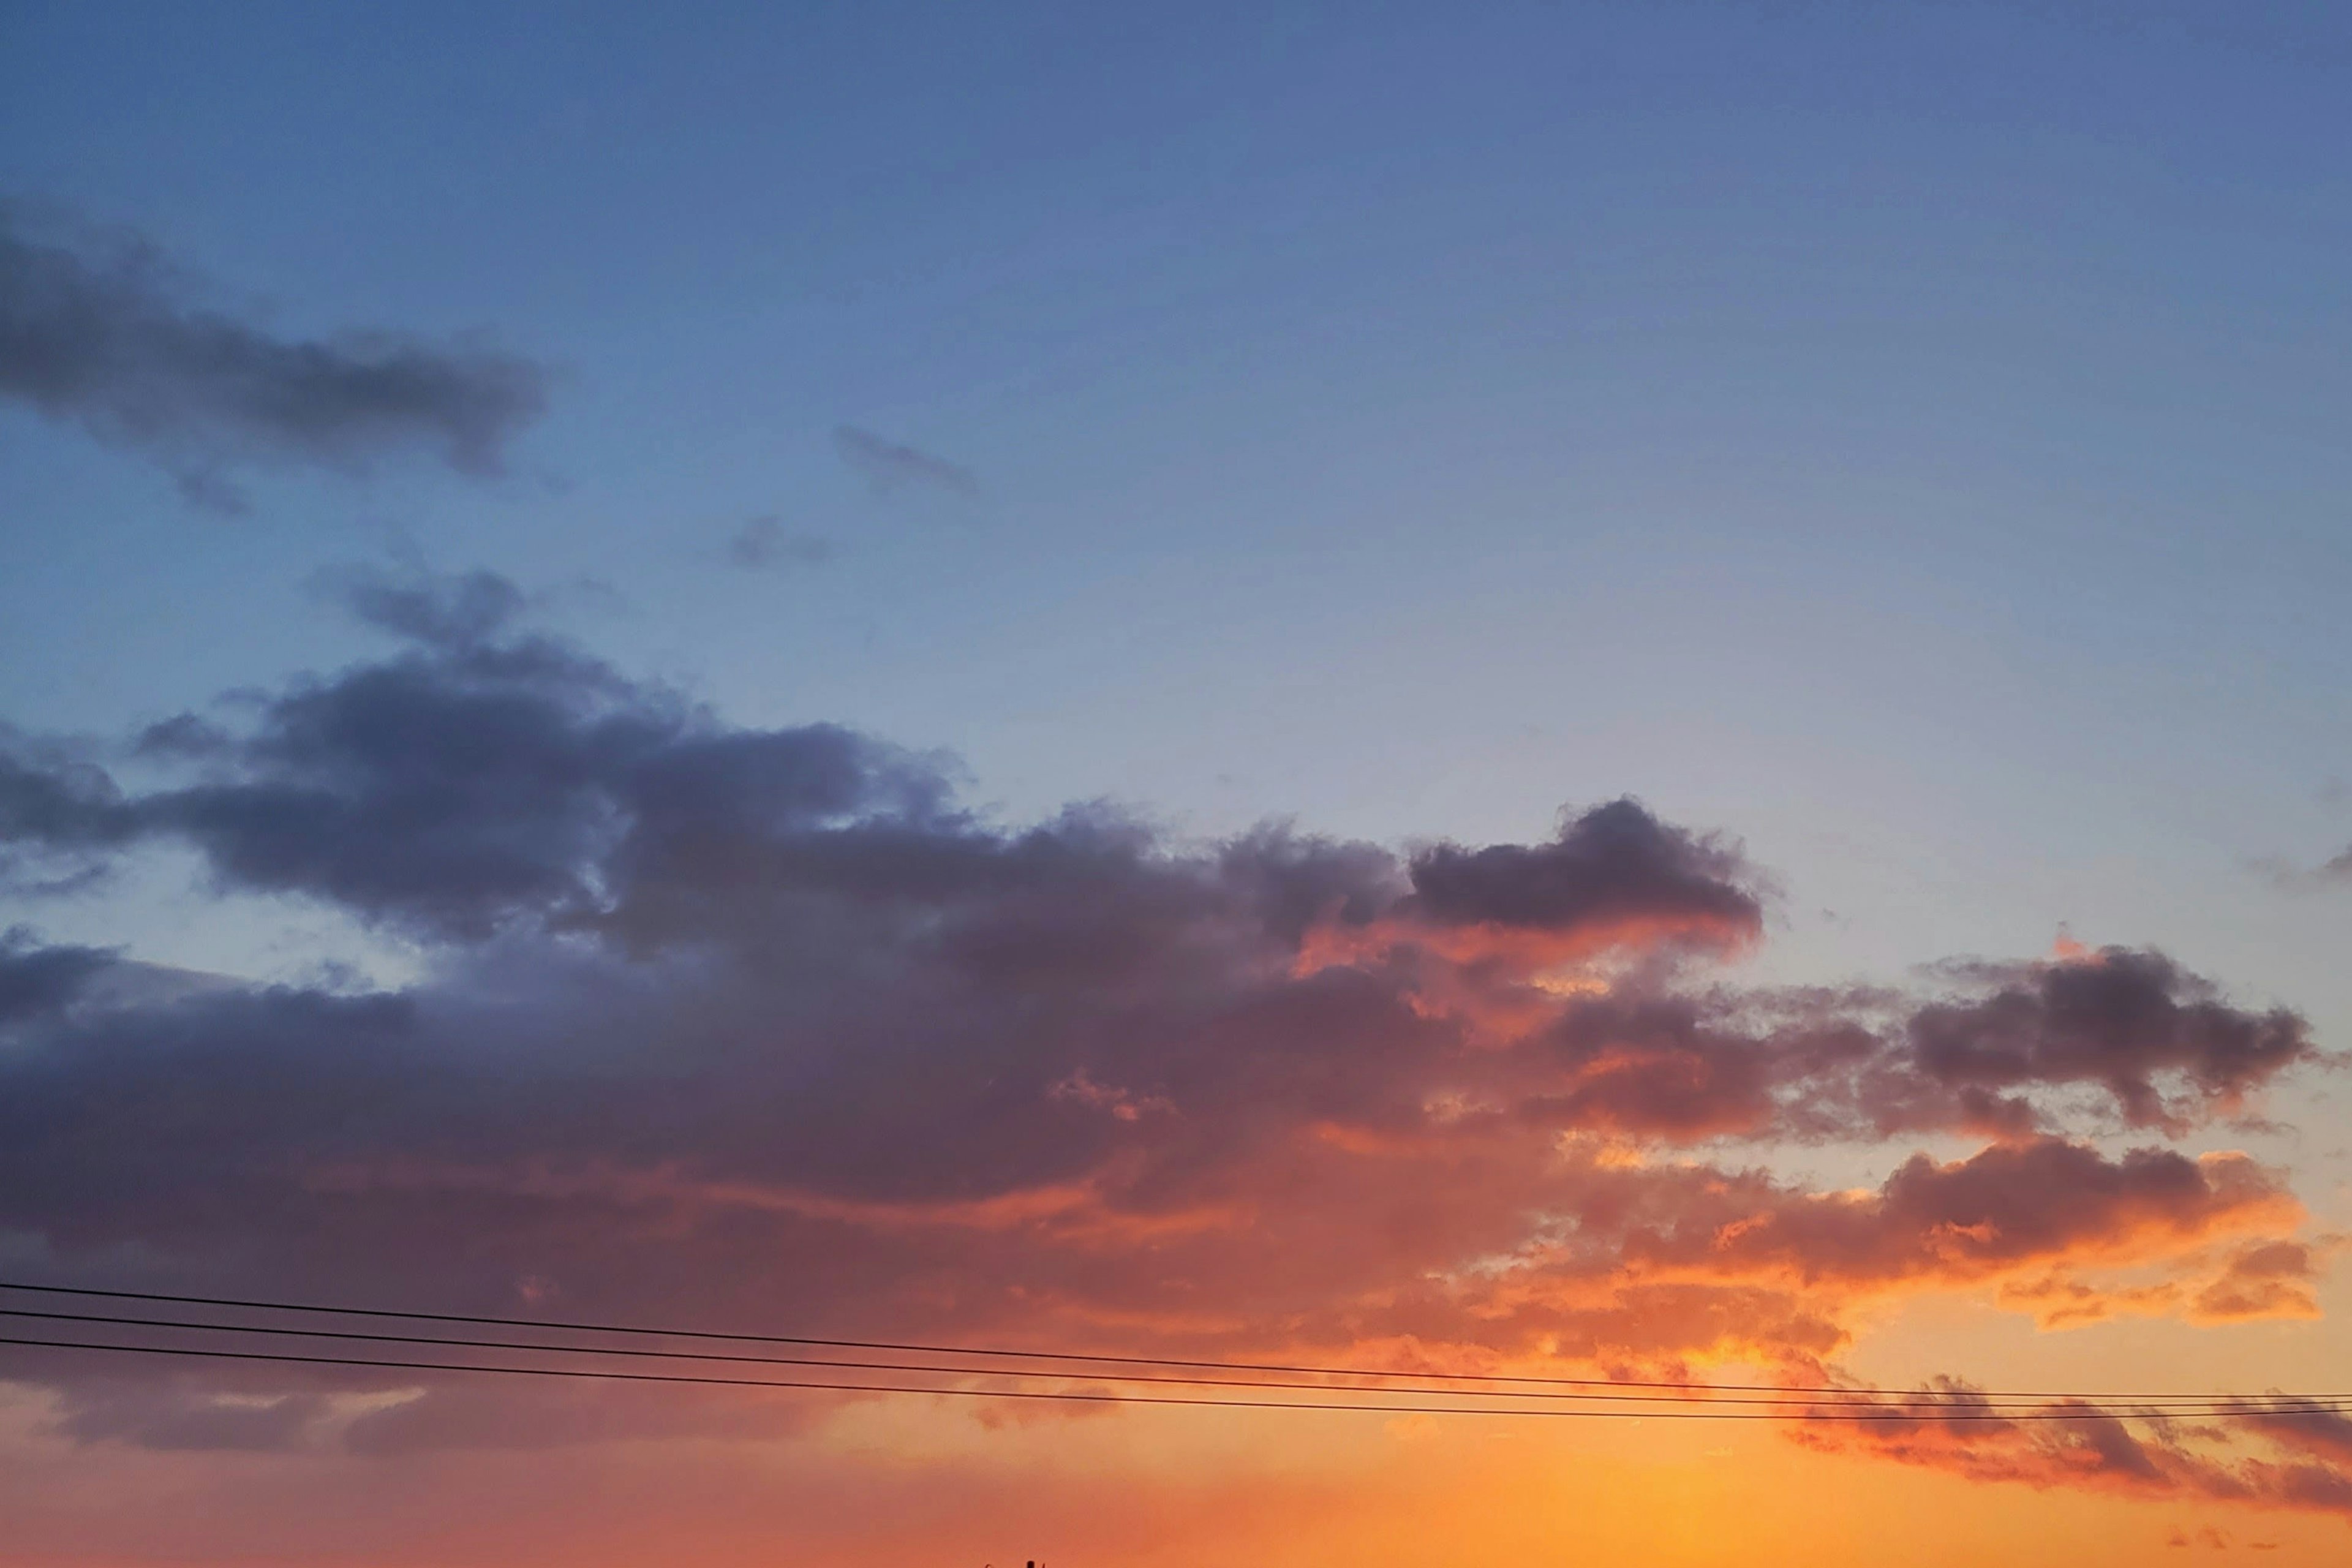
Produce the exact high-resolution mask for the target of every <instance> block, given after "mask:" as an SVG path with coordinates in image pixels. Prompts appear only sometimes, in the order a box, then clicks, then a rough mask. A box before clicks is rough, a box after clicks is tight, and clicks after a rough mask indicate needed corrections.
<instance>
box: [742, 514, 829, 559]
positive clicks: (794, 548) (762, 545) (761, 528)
mask: <svg viewBox="0 0 2352 1568" xmlns="http://www.w3.org/2000/svg"><path fill="white" fill-rule="evenodd" d="M832 559H833V542H832V541H831V540H828V539H820V538H818V537H816V536H815V535H814V534H808V533H791V532H787V531H785V529H784V525H783V523H782V521H780V520H779V519H776V518H773V517H755V518H753V519H751V521H749V522H747V523H745V524H744V525H743V526H742V527H740V528H739V529H737V530H736V531H734V532H733V533H732V534H730V536H729V537H728V540H727V560H728V563H730V565H734V566H740V567H741V568H742V569H743V570H744V571H746V572H759V571H764V570H767V569H769V568H772V567H773V568H784V567H793V566H822V565H824V563H826V562H828V561H830V560H832Z"/></svg>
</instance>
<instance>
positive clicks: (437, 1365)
mask: <svg viewBox="0 0 2352 1568" xmlns="http://www.w3.org/2000/svg"><path fill="white" fill-rule="evenodd" d="M0 1345H24V1346H30V1347H35V1348H38V1349H44V1350H64V1351H98V1352H104V1353H108V1354H115V1355H159V1356H181V1357H189V1358H195V1359H202V1360H206V1361H245V1362H268V1363H278V1364H288V1365H296V1366H338V1367H364V1368H370V1369H373V1370H376V1371H382V1372H474V1373H493V1374H497V1375H499V1376H507V1377H570V1378H587V1379H593V1380H594V1381H597V1382H600V1383H659V1384H693V1385H696V1386H699V1387H705V1388H781V1389H798V1390H817V1391H824V1392H828V1393H834V1394H939V1395H943V1396H947V1397H950V1398H960V1399H1039V1400H1053V1401H1056V1402H1059V1403H1063V1404H1079V1405H1182V1406H1186V1407H1190V1408H1195V1409H1207V1410H1332V1411H1348V1412H1352V1413H1354V1414H1356V1415H1486V1416H1500V1417H1505V1418H1509V1417H1518V1416H1525V1417H1533V1418H1546V1419H1567V1420H1595V1421H1607V1420H1618V1421H1810V1422H1841V1421H1904V1422H1909V1423H1911V1424H1913V1425H1915V1426H1916V1425H1924V1424H1927V1423H1929V1422H1937V1421H2109V1420H2113V1419H2115V1414H2114V1413H2113V1412H2112V1411H2106V1410H2098V1409H2091V1408H2083V1409H2074V1410H2069V1409H2063V1408H2060V1409H2048V1408H2045V1409H2042V1410H2032V1411H2025V1412H2021V1413H2019V1414H2015V1415H2003V1414H1999V1413H1995V1412H1990V1411H1980V1410H1974V1409H1956V1410H1947V1411H1940V1412H1937V1413H1936V1414H1933V1415H1915V1414H1911V1413H1907V1412H1892V1411H1884V1410H1864V1409H1860V1408H1856V1407H1854V1406H1851V1405H1846V1406H1839V1407H1836V1408H1833V1409H1829V1410H1819V1409H1806V1410H1793V1411H1765V1410H1693V1409H1689V1408H1681V1409H1676V1410H1671V1411H1664V1412H1660V1413H1656V1414H1652V1413H1649V1412H1643V1411H1633V1410H1593V1409H1570V1410H1562V1409H1559V1408H1557V1407H1553V1406H1547V1407H1543V1408H1538V1409H1516V1408H1497V1407H1496V1406H1494V1405H1372V1404H1364V1403H1358V1402H1345V1403H1343V1402H1339V1401H1325V1400H1293V1399H1205V1398H1203V1399H1194V1398H1187V1397H1185V1396H1184V1395H1181V1394H1112V1393H1108V1392H1075V1391H1056V1392H1045V1391H1043V1390H1037V1389H1017V1388H1008V1389H992V1388H924V1387H909V1386H908V1385H907V1384H892V1383H819V1382H815V1381H813V1380H808V1379H801V1378H747V1377H705V1376H698V1375H695V1374H692V1373H673V1372H608V1371H601V1370H595V1369H590V1368H579V1367H553V1366H489V1365H485V1364H483V1363H478V1362H446V1361H407V1360H400V1361H395V1360H392V1359H389V1358H383V1357H367V1356H324V1355H296V1354H293V1353H292V1352H272V1351H232V1350H197V1349H194V1348H192V1347H188V1346H180V1345H125V1344H111V1345H105V1344H99V1345H94V1344H90V1343H89V1342H85V1341H79V1340H36V1339H23V1338H18V1337H16V1336H14V1335H0ZM1332 1392H1336V1391H1332ZM1358 1392H1363V1393H1370V1392H1378V1391H1377V1390H1359V1391H1358ZM2346 1409H2347V1406H2345V1405H2334V1404H2328V1405H2322V1404H2318V1403H2310V1404H2290V1405H2284V1406H2282V1407H2280V1408H2276V1409H2272V1408H2267V1407H2265V1408H2263V1409H2242V1408H2238V1407H2236V1406H2234V1405H2233V1406H2231V1408H2228V1409H2223V1410H2213V1411H2203V1412H2193V1413H2191V1414H2201V1415H2341V1414H2344V1413H2345V1411H2346Z"/></svg>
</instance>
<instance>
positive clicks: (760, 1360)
mask: <svg viewBox="0 0 2352 1568" xmlns="http://www.w3.org/2000/svg"><path fill="white" fill-rule="evenodd" d="M0 1317H5V1318H36V1319H39V1320H42V1321H47V1322H68V1323H94V1324H110V1325H115V1326H119V1327H122V1328H136V1329H173V1330H187V1331H194V1332H199V1333H213V1334H264V1335H272V1336H277V1337H281V1338H296V1339H310V1340H341V1341H357V1342H368V1343H373V1344H400V1345H446V1346H449V1347H450V1348H452V1349H463V1350H499V1351H526V1352H535V1353H542V1354H549V1355H575V1356H580V1355H584V1356H628V1357H634V1358H639V1359H652V1360H660V1361H684V1362H725V1363H749V1364H752V1365H758V1366H796V1367H810V1368H816V1367H838V1368H841V1369H843V1370H844V1371H851V1372H895V1373H932V1374H936V1375H939V1376H956V1377H1013V1376H1024V1375H1026V1376H1035V1375H1047V1376H1056V1377H1061V1378H1063V1379H1065V1380H1068V1379H1069V1378H1070V1377H1071V1376H1072V1374H1070V1373H1023V1372H1020V1371H1017V1370H1008V1369H1006V1368H1003V1367H994V1366H977V1365H961V1366H959V1365H953V1364H938V1365H935V1364H927V1363H914V1362H877V1361H845V1360H840V1359H837V1358H820V1357H815V1356H780V1355H751V1354H745V1353H742V1352H725V1351H671V1350H648V1349H646V1348H644V1347H642V1346H612V1345H576V1344H572V1345H567V1344H533V1343H529V1342H522V1343H518V1342H514V1341H512V1340H483V1339H457V1338H452V1337H450V1336H447V1335H430V1334H392V1333H377V1332H369V1331H363V1330H354V1329H305V1328H293V1327H284V1326H278V1325H268V1324H253V1323H201V1322H189V1321H185V1320H184V1319H173V1318H124V1317H107V1316H101V1315H99V1314H95V1313H88V1312H42V1311H33V1310H27V1309H25V1308H21V1307H0ZM1413 1375H1414V1374H1412V1373H1397V1374H1394V1376H1395V1377H1396V1378H1397V1379H1399V1380H1401V1381H1410V1380H1411V1379H1412V1376H1413ZM1108 1376H1109V1378H1110V1380H1111V1381H1115V1382H1118V1383H1123V1384H1129V1383H1142V1384H1172V1385H1176V1386H1180V1387H1187V1388H1256V1389H1276V1390H1294V1391H1297V1392H1300V1393H1317V1392H1330V1393H1349V1394H1435V1393H1445V1394H1448V1396H1449V1397H1453V1398H1463V1399H1471V1398H1476V1399H1549V1400H1581V1401H1585V1402H1588V1403H1596V1404H1608V1405H1689V1404H1691V1403H1692V1402H1693V1398H1695V1397H1696V1396H1697V1395H1698V1394H1699V1391H1698V1390H1697V1389H1696V1388H1695V1389H1693V1390H1692V1391H1691V1392H1690V1395H1689V1396H1683V1395H1675V1394H1602V1393H1591V1392H1584V1391H1575V1392H1565V1391H1563V1392H1557V1393H1555V1392H1552V1391H1549V1390H1542V1389H1516V1388H1469V1389H1461V1390H1456V1391H1446V1390H1437V1389H1428V1388H1415V1387H1403V1388H1398V1387H1370V1388H1364V1387H1347V1386H1340V1387H1334V1386H1333V1385H1331V1384H1302V1383H1278V1382H1273V1381H1269V1380H1267V1379H1264V1378H1238V1377H1234V1378H1226V1377H1193V1376H1169V1375H1166V1374H1152V1373H1111V1374H1108ZM1823 1397H1831V1396H1820V1395H1809V1394H1779V1395H1775V1396H1771V1397H1763V1398H1759V1397H1752V1396H1742V1395H1738V1394H1732V1395H1727V1396H1724V1397H1721V1398H1717V1399H1715V1400H1713V1401H1711V1402H1712V1403H1715V1404H1719V1405H1760V1406H1769V1407H1775V1408H1778V1407H1782V1406H1788V1405H1797V1406H1805V1405H1809V1404H1811V1403H1813V1402H1815V1401H1816V1400H1817V1399H1819V1398H1823ZM1836 1397H1838V1398H1840V1399H1843V1400H1846V1401H1847V1402H1850V1403H1851V1402H1853V1401H1854V1400H1855V1399H1856V1398H1857V1396H1853V1395H1843V1394H1842V1395H1839V1396H1836ZM2014 1397H2015V1396H2010V1398H2005V1399H2003V1400H2001V1401H2000V1402H1999V1403H2000V1405H2001V1406H2002V1407H2003V1408H2006V1407H2007V1406H2008V1405H2010V1404H2011V1403H2012V1402H2013V1400H2014ZM2223 1397H2225V1396H2221V1395H2214V1394H2174V1395H2167V1396H2164V1397H2163V1398H2162V1399H2161V1400H2149V1399H2137V1400H2131V1401H2127V1402H2126V1403H2129V1404H2131V1405H2156V1406H2158V1407H2160V1408H2163V1409H2164V1410H2165V1411H2166V1413H2167V1414H2178V1415H2197V1414H2204V1415H2210V1414H2213V1413H2214V1412H2212V1411H2210V1410H2208V1409H2206V1408H2204V1407H2205V1406H2209V1405H2214V1404H2215V1403H2216V1402H2217V1401H2219V1400H2221V1399H2222V1398H2223ZM2285 1397H2291V1398H2294V1399H2295V1400H2297V1401H2301V1402H2306V1403H2307V1402H2310V1401H2314V1400H2317V1399H2320V1398H2322V1397H2323V1396H2320V1395H2292V1396H2285ZM1866 1398H1867V1403H1868V1404H1869V1405H1871V1406H1872V1407H1874V1408H1888V1407H1892V1408H1896V1409H1902V1408H1911V1407H1917V1408H1923V1409H1926V1410H1928V1411H1931V1412H1932V1411H1940V1410H1949V1409H1954V1408H1958V1402H1959V1401H1962V1400H1966V1401H1967V1402H1968V1403H1969V1406H1970V1407H1971V1408H1979V1409H1986V1410H1991V1409H1993V1406H1994V1405H1995V1403H1996V1402H1994V1401H1991V1400H1988V1399H1984V1398H1982V1397H1979V1396H1974V1395H1971V1394H1938V1393H1935V1392H1918V1393H1911V1394H1883V1395H1871V1396H1866ZM2037 1403H2040V1402H2037ZM2181 1406H2194V1407H2195V1408H2191V1409H2183V1408H2179V1407H2181ZM1627 1414H1629V1415H1631V1414H1638V1413H1637V1412H1632V1411H1629V1412H1627Z"/></svg>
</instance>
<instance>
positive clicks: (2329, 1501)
mask: <svg viewBox="0 0 2352 1568" xmlns="http://www.w3.org/2000/svg"><path fill="white" fill-rule="evenodd" d="M1926 1387H1927V1391H1928V1392H1930V1393H1933V1394H1937V1395H1938V1396H1939V1399H1940V1400H1942V1401H1945V1402H1948V1408H1947V1409H1945V1410H1941V1411H1939V1412H1938V1413H1937V1414H1936V1415H1928V1416H1923V1417H1922V1418H1920V1419H1916V1420H1906V1419H1902V1418H1900V1417H1901V1413H1900V1412H1897V1411H1895V1410H1892V1409H1888V1410H1887V1411H1886V1414H1887V1415H1889V1416H1890V1417H1893V1418H1890V1419H1885V1420H1880V1421H1875V1422H1856V1423H1845V1424H1840V1425H1834V1426H1832V1425H1828V1424H1816V1425H1811V1426H1798V1427H1792V1428H1790V1434H1789V1435H1790V1438H1791V1439H1792V1440H1793V1441H1795V1442H1797V1443H1799V1444H1801V1445H1802V1446H1803V1447H1809V1448H1813V1449H1816V1450H1820V1451H1823V1452H1830V1453H1843V1454H1866V1455H1869V1456H1872V1457H1874V1458H1881V1459H1889V1460H1894V1461H1895V1462H1898V1463H1902V1464H1908V1465H1916V1466H1919V1467H1922V1468H1929V1469H1937V1470H1944V1471H1948V1472H1951V1473H1954V1474H1957V1475H1959V1476H1963V1477H1965V1478H1967V1479H1970V1480H1975V1481H1993V1482H2009V1483H2012V1484H2017V1485H2023V1486H2030V1487H2036V1488H2050V1487H2065V1488H2069V1489H2078V1490H2085V1491H2099V1492H2110V1493H2116V1494H2120V1495H2123V1496H2126V1497H2137V1498H2146V1499H2167V1500H2179V1501H2192V1502H2221V1503H2231V1504H2236V1505H2241V1506H2245V1507H2251V1508H2262V1509H2291V1510H2305V1511H2311V1512H2320V1513H2334V1514H2341V1515H2346V1516H2347V1517H2352V1472H2348V1471H2347V1469H2345V1468H2340V1466H2339V1461H2340V1460H2341V1459H2342V1458H2344V1455H2343V1454H2341V1453H2340V1452H2337V1451H2334V1450H2331V1449H2329V1448H2328V1447H2327V1444H2328V1443H2329V1441H2330V1439H2331V1437H2332V1433H2328V1431H2327V1424H2328V1423H2330V1422H2331V1421H2334V1420H2337V1419H2340V1418H2336V1417H2329V1416H2325V1415H2322V1416H2304V1415H2258V1414H2249V1415H2231V1416H2224V1417H2221V1418H2220V1419H2218V1420H2200V1421H2198V1422H2195V1423H2184V1422H2179V1421H2173V1420H2169V1419H2165V1418H2162V1417H2160V1416H2156V1415H2153V1414H2152V1413H2150V1412H2147V1411H2145V1410H2135V1409H2133V1408H2131V1407H2130V1406H2128V1405H2116V1406H2112V1407H2109V1406H2103V1405H2097V1404H2093V1403H2090V1402H2087V1401H2084V1400H2061V1401H2055V1402H2053V1403H2051V1404H2049V1405H2043V1406H2042V1407H2040V1410H2039V1412H2038V1414H2041V1415H2064V1416H2066V1417H2067V1419H2064V1420H2036V1421H2030V1422H2029V1421H2011V1420H1993V1419H1986V1418H1985V1415H1986V1414H1987V1412H1988V1411H1990V1408H1991V1407H1990V1404H1989V1403H1988V1402H1987V1401H1986V1400H1985V1399H1984V1397H1983V1395H1982V1394H1980V1393H1979V1392H1978V1391H1977V1390H1975V1389H1973V1388H1971V1387H1970V1386H1969V1385H1968V1384H1959V1383H1954V1382H1951V1381H1949V1380H1939V1381H1938V1382H1937V1383H1935V1384H1928V1385H1926ZM2315 1431H2316V1432H2321V1433H2323V1434H2326V1435H2324V1436H2321V1437H2320V1438H2319V1439H2318V1441H2317V1442H2316V1443H2314V1442H2313V1441H2311V1440H2310V1436H2309V1435H2310V1434H2311V1433H2313V1432H2315ZM2175 1533H2176V1534H2179V1532H2178V1531H2176V1532H2175ZM2188 1539H2189V1538H2188V1537H2186V1536H2182V1537H2181V1539H2180V1540H2179V1541H2177V1542H2174V1544H2185V1543H2186V1542H2187V1540H2188ZM2199 1539H2201V1540H2203V1541H2204V1542H2205V1543H2206V1544H2208V1545H2221V1544H2222V1543H2223V1541H2222V1538H2221V1533H2220V1531H2218V1530H2216V1529H2214V1528H2212V1527H2207V1528H2205V1529H2204V1530H2203V1531H2200V1536H2199Z"/></svg>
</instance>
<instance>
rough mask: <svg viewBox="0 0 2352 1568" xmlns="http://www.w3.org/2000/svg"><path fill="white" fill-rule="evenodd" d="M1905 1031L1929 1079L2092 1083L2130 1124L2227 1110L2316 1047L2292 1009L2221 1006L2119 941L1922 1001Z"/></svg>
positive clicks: (2171, 968) (2203, 987) (1987, 1084)
mask: <svg viewBox="0 0 2352 1568" xmlns="http://www.w3.org/2000/svg"><path fill="white" fill-rule="evenodd" d="M1908 1033H1909V1037H1910V1044H1911V1050H1912V1054H1913V1058H1914V1060H1915V1061H1916V1064H1917V1066H1918V1067H1919V1068H1920V1069H1921V1071H1922V1072H1924V1073H1925V1075H1926V1076H1927V1077H1928V1078H1930V1079H1934V1080H1935V1081H1937V1082H1938V1083H1942V1084H1946V1085H1948V1086H1951V1087H1954V1088H1958V1089H1990V1090H2000V1089H2014V1088H2018V1087H2020V1086H2023V1085H2029V1084H2062V1083H2080V1084H2095V1085H2098V1086H2100V1087H2102V1088H2104V1089H2106V1090H2107V1091H2108V1092H2109V1093H2110V1094H2111V1095H2113V1096H2114V1099H2115V1102H2116V1106H2117V1107H2118V1109H2120V1110H2121V1111H2122V1112H2123V1115H2124V1117H2125V1119H2126V1121H2128V1122H2130V1123H2131V1124H2132V1125H2133V1126H2135V1127H2148V1126H2155V1125H2158V1124H2159V1123H2161V1122H2164V1121H2168V1120H2178V1119H2179V1118H2181V1117H2182V1116H2185V1115H2188V1114H2190V1113H2191V1112H2192V1111H2193V1110H2200V1109H2203V1110H2210V1109H2212V1108H2216V1107H2219V1108H2225V1109H2226V1108H2229V1107H2232V1106H2234V1105H2235V1104H2236V1103H2237V1102H2238V1101H2239V1100H2241V1099H2242V1097H2243V1096H2244V1095H2245V1093H2246V1092H2247V1090H2248V1089H2252V1088H2253V1087H2254V1086H2256V1085H2258V1084H2261V1083H2263V1082H2265V1081H2267V1080H2268V1079H2270V1078H2272V1077H2273V1076H2274V1075H2275V1074H2277V1073H2278V1072H2279V1071H2280V1070H2281V1069H2282V1068H2284V1067H2286V1066H2288V1065H2290V1064H2292V1063H2294V1062H2297V1061H2301V1060H2305V1059H2307V1058H2310V1057H2312V1056H2313V1055H2314V1054H2315V1046H2314V1043H2313V1041H2312V1038H2311V1033H2310V1029H2309V1026H2307V1025H2306V1024H2305V1022H2304V1020H2303V1019H2302V1018H2301V1017H2300V1016H2297V1015H2295V1014H2294V1013H2291V1012H2288V1011H2286V1010H2284V1009H2283V1008H2280V1009H2273V1010H2271V1011H2269V1012H2266V1013H2260V1014H2252V1013H2247V1012H2244V1011H2242V1010H2240V1009H2238V1008H2235V1007H2231V1006H2230V1005H2227V1004H2225V1003H2223V1002H2221V1001H2220V1000H2219V999H2218V998H2216V997H2215V996H2214V995H2213V994H2212V988H2211V987H2210V984H2207V983H2206V982H2204V981H2202V980H2200V979H2199V978H2198V977H2197V976H2195V975H2192V974H2189V973H2185V972H2184V971H2182V970H2181V969H2180V967H2179V965H2178V964H2176V963H2173V962H2172V961H2171V960H2169V959H2168V958H2166V957H2165V956H2164V955H2162V954H2161V953H2155V952H2129V951H2126V950H2125V949H2121V948H2108V949H2106V950H2105V951H2103V952H2097V953H2095V954H2088V955H2085V956H2084V957H2083V958H2080V959H2073V960H2063V961H2059V962H2053V963H2039V964H2032V965H2028V966H2024V967H2021V968H2020V969H2017V970H2015V971H2013V972H2011V973H2009V974H2008V975H2005V976H2002V977H2001V984H2000V987H1999V989H1998V990H1996V991H1995V992H1994V993H1993V994H1991V995H1990V996H1984V997H1980V998H1977V999H1973V1000H1970V1001H1968V1002H1960V1003H1952V1004H1948V1005H1931V1006H1928V1007H1925V1008H1922V1009H1921V1010H1920V1011H1919V1012H1918V1013H1917V1014H1916V1015H1915V1016H1913V1017H1912V1019H1911V1022H1910V1026H1909V1030H1908ZM2166 1085H2169V1086H2170V1092H2167V1089H2166V1087H2165V1086H2166Z"/></svg>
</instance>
